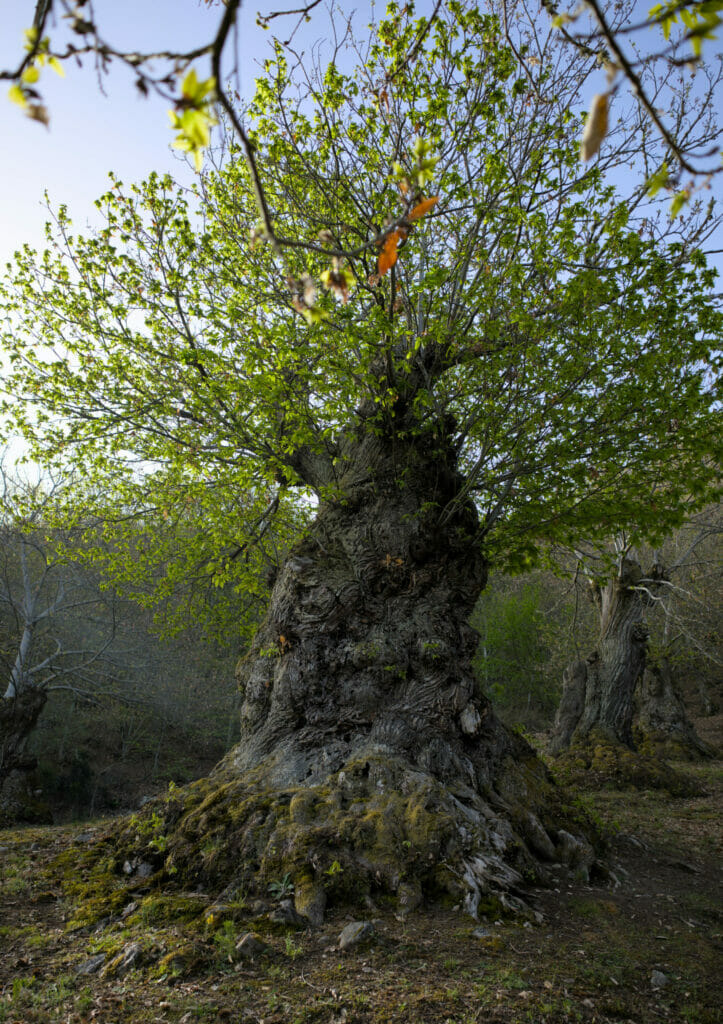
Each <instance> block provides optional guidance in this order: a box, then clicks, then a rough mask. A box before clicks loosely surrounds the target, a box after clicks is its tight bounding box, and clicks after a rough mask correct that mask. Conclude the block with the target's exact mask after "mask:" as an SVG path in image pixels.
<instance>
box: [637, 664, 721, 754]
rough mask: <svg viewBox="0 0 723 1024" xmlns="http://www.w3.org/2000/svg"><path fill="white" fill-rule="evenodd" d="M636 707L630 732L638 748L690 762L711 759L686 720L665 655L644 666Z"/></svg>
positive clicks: (706, 748) (685, 713)
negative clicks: (632, 730)
mask: <svg viewBox="0 0 723 1024" xmlns="http://www.w3.org/2000/svg"><path fill="white" fill-rule="evenodd" d="M637 704H638V709H637V714H636V718H635V725H634V733H635V740H636V742H637V744H638V746H639V747H640V749H642V750H648V751H651V752H654V753H656V754H659V755H661V756H663V757H672V758H682V759H685V760H691V761H696V760H700V759H701V758H708V757H713V751H712V750H711V749H710V747H708V746H707V744H705V743H704V742H703V740H702V739H701V738H700V736H699V735H698V733H697V732H696V731H695V726H694V725H693V723H692V722H691V720H690V719H689V717H688V713H687V711H686V709H685V704H684V703H683V699H682V697H681V696H680V693H679V692H678V690H677V688H676V686H675V682H674V679H673V671H672V669H671V665H670V661H669V659H668V658H667V657H666V656H665V655H661V656H660V657H658V658H656V659H655V660H654V661H652V662H649V663H648V664H647V665H646V667H645V672H644V673H643V676H642V678H641V680H640V685H639V688H638V692H637Z"/></svg>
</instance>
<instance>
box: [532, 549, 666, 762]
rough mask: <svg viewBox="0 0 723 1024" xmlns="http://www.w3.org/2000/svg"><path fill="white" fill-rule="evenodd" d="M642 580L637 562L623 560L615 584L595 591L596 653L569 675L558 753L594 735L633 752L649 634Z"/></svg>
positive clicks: (554, 744) (555, 740)
mask: <svg viewBox="0 0 723 1024" xmlns="http://www.w3.org/2000/svg"><path fill="white" fill-rule="evenodd" d="M642 578H643V574H642V571H641V569H640V566H639V565H638V563H637V562H635V561H633V560H632V559H627V558H626V559H624V560H622V562H621V565H620V569H619V572H618V574H617V576H616V577H615V579H613V580H611V581H610V582H609V583H608V584H607V585H606V586H605V587H602V588H596V589H595V590H594V595H593V596H594V600H595V601H596V603H597V606H598V609H599V612H600V634H599V638H598V643H597V647H596V649H595V650H594V651H593V652H592V654H591V655H590V656H589V657H588V658H587V660H586V661H578V662H575V663H574V664H573V665H571V666H570V668H569V669H568V670H567V672H566V674H565V676H564V688H563V694H562V699H561V701H560V706H559V708H558V711H557V716H556V719H555V725H554V729H553V735H552V740H551V744H550V749H551V751H552V752H553V753H555V754H557V753H560V752H561V751H563V750H566V749H568V748H569V747H570V746H572V745H574V744H576V743H585V742H586V741H587V740H588V738H589V737H590V736H591V735H592V734H596V735H598V736H601V737H603V738H605V739H606V740H608V741H609V742H612V743H620V744H622V745H623V746H626V747H629V748H631V749H633V748H634V742H633V730H632V724H633V712H634V704H633V694H634V692H635V687H636V685H637V682H638V680H639V678H640V677H641V675H642V673H643V670H644V669H645V657H646V651H647V641H648V631H647V628H646V626H645V621H644V618H645V598H644V594H643V592H642V591H641V590H639V589H638V584H639V583H640V581H641V579H642Z"/></svg>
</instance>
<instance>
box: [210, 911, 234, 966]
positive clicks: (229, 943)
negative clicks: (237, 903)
mask: <svg viewBox="0 0 723 1024" xmlns="http://www.w3.org/2000/svg"><path fill="white" fill-rule="evenodd" d="M237 939H238V936H237V934H236V925H235V924H234V923H233V921H224V922H223V924H222V925H221V927H220V928H219V929H218V931H217V932H216V934H215V935H214V937H213V941H214V945H216V946H217V947H218V951H219V953H220V954H221V958H222V959H223V960H228V962H229V963H233V955H234V953H235V952H236V941H237Z"/></svg>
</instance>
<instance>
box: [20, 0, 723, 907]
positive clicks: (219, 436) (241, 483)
mask: <svg viewBox="0 0 723 1024" xmlns="http://www.w3.org/2000/svg"><path fill="white" fill-rule="evenodd" d="M507 11H508V14H509V12H510V11H511V7H510V5H508V8H507ZM424 24H425V23H423V22H417V21H416V20H415V19H414V18H413V12H412V11H411V9H410V7H409V5H407V6H405V7H404V8H403V9H402V8H401V7H395V6H392V7H391V8H390V9H389V11H388V13H387V17H386V19H385V20H384V21H382V22H380V23H379V24H378V25H377V26H376V28H375V29H374V30H373V32H372V34H371V37H369V36H366V35H365V37H364V40H363V42H357V41H355V36H354V33H353V31H352V28H348V27H345V26H344V25H342V26H340V29H339V33H338V34H337V47H336V49H335V51H334V53H333V55H332V59H331V62H330V63H329V65H328V67H327V68H326V69H325V70H321V69H318V68H316V67H314V66H312V65H311V64H310V63H309V62H305V61H304V59H302V58H299V57H297V56H294V54H293V52H292V51H290V50H289V51H285V50H284V49H283V48H282V47H278V48H277V50H276V52H275V55H274V56H273V57H272V59H270V60H269V61H268V62H267V64H266V67H265V72H264V75H263V77H262V78H261V79H260V80H259V82H258V83H257V92H256V97H255V99H254V101H253V103H252V104H251V106H250V109H248V110H247V111H245V115H244V116H245V117H246V120H247V123H248V124H249V125H250V131H251V137H252V141H253V143H254V145H255V146H256V158H257V163H258V166H259V173H260V178H261V183H262V185H263V191H264V194H265V197H266V202H267V203H268V207H269V210H270V212H271V215H272V217H273V220H274V226H275V235H276V239H278V240H281V242H282V243H283V244H281V245H277V244H276V239H275V240H274V244H270V243H269V242H268V241H265V240H264V233H263V230H259V229H258V227H257V222H258V216H259V215H258V206H257V197H256V194H255V190H254V187H253V183H252V182H251V181H250V179H249V176H248V172H247V170H246V166H245V164H244V163H243V161H242V160H241V159H239V158H238V154H237V152H236V150H235V148H234V145H233V144H232V143H229V146H228V148H227V151H226V152H225V153H223V154H222V155H221V156H220V157H219V159H218V161H217V165H216V166H215V168H212V169H209V170H207V171H206V172H205V173H204V174H203V175H202V176H201V178H200V179H199V185H198V187H197V189H195V190H191V191H190V192H189V191H186V190H184V189H182V188H181V187H179V186H177V185H175V184H174V183H173V182H172V181H171V180H170V179H169V178H161V177H157V176H151V177H150V178H149V179H148V180H147V181H146V182H144V183H143V184H141V185H138V186H133V187H131V188H130V189H126V188H125V187H124V186H122V185H121V184H120V183H116V184H115V185H114V187H113V188H112V189H111V191H110V192H109V193H108V194H107V195H106V196H104V197H103V198H102V199H101V200H100V201H99V203H98V209H99V211H100V215H101V216H102V217H103V224H102V226H101V227H100V229H99V230H97V231H96V232H95V233H93V234H89V235H86V236H82V235H76V234H74V233H73V229H72V226H71V223H70V220H69V217H68V214H67V212H66V211H65V210H63V209H62V208H61V209H60V210H59V211H58V212H57V213H56V215H55V220H54V224H53V225H52V227H51V229H50V233H49V237H50V241H51V245H50V247H49V249H48V251H47V252H46V253H45V254H43V255H37V254H35V253H33V252H31V251H30V250H25V251H24V252H23V253H21V254H20V255H19V257H18V260H17V265H16V267H15V270H14V280H13V282H12V283H10V284H9V285H8V286H7V289H6V297H5V304H6V307H7V309H8V311H9V312H8V316H9V317H10V320H11V322H12V326H11V327H10V329H9V330H8V331H7V332H6V335H5V339H4V340H5V345H6V346H7V348H8V350H9V352H10V360H11V363H10V366H9V368H8V380H9V383H8V385H7V389H8V392H9V393H10V394H11V395H12V402H11V403H8V406H10V405H11V404H12V406H13V408H14V415H15V417H16V420H17V421H19V422H20V423H21V426H22V428H23V431H24V433H25V436H26V437H27V438H28V439H29V440H30V442H31V444H32V445H33V446H34V449H33V450H34V451H36V452H42V453H43V457H44V459H45V460H47V459H48V458H50V457H53V456H56V457H64V458H67V459H70V460H72V462H73V464H74V465H76V466H77V467H80V468H81V469H82V470H83V472H84V473H85V474H86V475H87V479H88V480H89V485H88V489H87V490H88V493H87V494H86V495H85V496H84V497H83V502H84V504H83V508H84V514H86V513H87V514H88V515H90V514H91V513H92V514H94V515H96V516H101V517H105V520H106V524H107V525H106V530H107V532H112V531H113V530H114V529H115V537H116V552H117V554H116V556H115V558H116V561H115V571H116V576H117V577H120V578H123V575H124V573H128V574H129V575H132V573H133V571H134V569H133V568H132V567H133V566H137V565H138V564H139V562H142V559H143V558H144V557H149V558H150V557H151V553H146V555H144V553H143V552H140V551H139V550H138V548H137V547H136V546H134V543H133V532H132V527H129V525H128V524H129V523H132V522H133V517H134V516H136V517H138V518H139V519H141V520H142V519H143V517H144V516H146V517H151V516H152V517H155V518H156V519H159V520H160V519H161V518H162V519H163V521H164V522H166V523H169V522H170V523H172V524H174V527H175V541H174V544H175V546H174V544H170V545H169V546H168V548H167V549H165V554H164V556H163V557H164V558H166V559H167V568H168V573H169V574H172V573H173V572H175V571H178V572H182V571H186V569H188V568H189V567H190V566H192V565H199V564H201V563H204V564H205V565H206V566H207V568H208V571H210V572H212V573H213V574H214V576H215V579H216V580H217V582H218V583H219V584H223V585H226V586H228V587H231V588H233V587H235V588H237V590H238V591H239V592H242V591H243V590H244V588H247V589H249V588H250V589H253V588H258V586H259V583H258V574H259V572H260V570H261V568H262V564H263V560H264V552H265V544H266V543H267V541H268V538H269V537H270V536H272V535H273V536H274V537H275V538H276V539H277V540H278V538H279V537H280V536H283V537H284V542H285V544H286V545H287V554H286V557H285V559H284V560H283V561H282V564H281V565H280V567H279V569H278V572H277V574H276V576H275V579H274V581H273V587H272V592H271V596H270V600H269V604H268V610H267V613H266V616H265V618H264V620H263V622H262V624H261V626H260V628H259V629H258V631H257V632H256V634H255V636H254V638H253V640H252V642H251V644H250V647H249V650H248V653H247V655H246V656H245V658H244V659H243V661H242V662H241V664H240V666H239V671H238V682H239V685H240V687H241V688H242V690H243V708H242V736H241V741H240V743H239V744H238V746H237V747H236V748H235V749H234V750H233V751H232V752H231V753H230V754H229V755H228V756H227V757H226V758H225V760H224V761H223V762H222V763H221V765H219V767H218V768H217V769H216V771H215V772H214V773H213V774H212V776H211V777H209V778H208V779H206V780H202V781H201V782H199V783H196V784H195V785H194V786H192V787H191V788H190V789H189V790H187V791H176V792H175V793H174V794H172V795H171V796H169V798H168V800H167V801H166V802H165V803H164V804H163V805H162V808H161V811H159V812H158V813H160V814H161V816H162V827H163V832H164V836H166V837H167V841H164V844H163V847H164V848H163V850H162V851H161V850H158V849H157V850H155V851H149V852H148V856H149V857H151V858H152V859H153V861H154V864H155V867H156V868H157V869H158V870H159V871H163V872H166V873H167V875H168V877H169V878H171V877H173V878H174V879H175V880H176V882H178V881H183V882H184V883H185V882H188V883H195V884H203V885H205V886H209V887H216V888H219V889H220V888H227V887H228V886H229V885H231V886H233V885H238V886H244V887H246V888H247V889H254V888H255V889H256V890H257V891H258V890H259V889H261V890H263V891H266V888H267V887H268V884H269V882H270V881H272V880H273V879H278V878H280V877H284V876H287V875H288V876H289V878H290V880H291V882H292V883H293V884H294V886H295V893H296V897H295V898H296V909H297V911H299V912H300V913H302V914H304V915H306V916H307V917H308V919H309V920H311V921H318V920H320V919H321V917H322V916H323V913H324V906H325V904H326V902H327V900H329V899H331V900H334V899H346V898H351V897H354V898H359V897H360V896H362V895H363V894H365V893H370V892H374V891H375V890H377V889H381V890H385V891H387V892H389V893H393V894H395V895H396V897H397V898H398V900H399V903H400V906H401V907H402V908H404V909H410V908H411V907H414V906H415V905H417V904H418V902H419V900H420V899H421V897H422V895H423V894H424V893H425V892H430V893H434V892H437V893H448V894H451V896H452V898H453V899H454V900H458V901H465V904H466V906H467V908H468V909H469V910H470V911H472V912H476V911H477V910H479V909H481V908H488V909H494V908H496V907H498V906H499V904H500V903H501V904H503V905H506V906H517V907H519V906H520V903H519V892H520V891H521V889H522V887H523V884H524V882H525V881H530V880H534V879H538V880H544V879H548V880H549V879H550V878H552V877H553V876H554V875H555V873H556V872H559V871H560V870H562V869H563V868H561V867H560V865H563V866H565V865H566V866H568V867H569V866H572V867H573V868H575V869H576V870H579V871H581V872H583V873H584V872H585V871H586V870H588V869H589V867H590V866H591V864H592V861H593V854H592V851H591V848H590V846H589V844H588V843H587V841H586V839H585V837H584V836H583V835H582V834H580V829H579V827H577V826H575V825H574V824H572V823H571V822H572V819H571V817H570V816H569V813H568V811H567V810H566V808H565V806H564V802H563V801H562V800H561V798H560V796H559V793H558V792H557V790H556V788H555V787H554V786H553V785H552V783H551V782H550V780H549V777H548V776H547V774H546V772H545V770H544V768H543V766H542V764H541V762H539V761H538V759H537V758H536V757H535V755H534V753H533V752H532V750H531V749H530V748H529V747H528V746H527V744H526V743H525V742H524V741H523V740H522V739H521V738H520V737H519V736H516V735H513V734H511V733H510V732H508V731H507V730H506V729H505V728H504V726H503V725H502V724H501V723H500V722H499V720H498V719H497V718H496V716H495V714H494V713H493V711H492V709H491V707H490V705H489V702H488V700H487V699H486V697H485V696H484V695H483V694H482V693H481V691H480V688H479V686H478V683H477V681H476V679H475V676H474V673H473V670H472V665H471V659H472V656H473V654H474V652H475V647H476V643H477V637H476V634H475V633H474V631H473V630H472V629H471V628H470V626H469V625H468V620H469V616H470V613H471V610H472V608H473V605H474V603H475V601H476V599H477V597H478V595H479V593H480V591H481V589H482V588H483V587H484V585H485V580H486V577H487V572H488V568H489V566H490V564H492V563H494V564H495V566H496V567H497V568H500V569H505V568H510V567H518V568H520V567H524V566H525V565H526V564H530V563H531V562H532V561H533V560H534V557H535V553H536V551H537V550H538V549H539V548H540V547H541V546H543V545H545V544H548V543H551V542H562V543H567V544H573V543H574V541H575V539H576V538H577V537H579V536H583V535H584V536H590V535H591V534H594V533H595V531H598V530H600V531H605V533H606V534H609V533H610V532H611V531H614V530H617V529H626V530H628V531H630V532H631V534H633V535H638V534H647V535H652V536H653V537H654V536H656V535H661V534H663V533H664V532H665V530H666V529H667V528H668V527H669V526H670V525H671V524H672V523H674V522H676V519H677V517H678V512H679V509H680V508H681V507H683V506H684V504H685V502H686V501H689V500H690V495H691V493H695V494H699V495H700V496H701V501H702V500H703V499H704V497H705V496H706V495H707V494H708V493H709V490H710V487H711V486H712V481H713V479H714V477H713V470H712V469H711V453H712V451H713V446H714V439H715V433H714V429H713V423H712V416H711V407H712V405H713V401H714V399H713V395H712V394H711V393H710V380H711V366H712V356H711V353H710V350H711V348H715V347H716V346H718V347H720V334H721V314H720V311H719V310H717V308H716V305H715V302H714V299H713V298H712V297H711V295H710V292H711V286H712V284H713V280H714V274H713V272H712V271H711V270H709V269H707V267H706V261H705V257H704V255H703V254H702V252H701V247H702V246H703V245H704V242H705V238H706V237H707V233H708V232H709V231H710V230H711V228H712V226H713V223H714V222H713V219H712V215H711V213H710V211H709V210H707V209H704V208H702V206H701V204H695V203H694V204H692V205H691V207H690V208H689V210H688V212H687V214H686V218H687V219H679V220H678V221H676V222H675V223H674V224H671V222H670V221H669V220H668V215H667V211H666V210H665V209H664V208H661V209H660V210H658V211H657V212H656V208H655V207H654V206H653V205H652V204H651V201H650V200H648V199H647V198H646V190H645V182H644V174H642V173H641V174H638V173H637V172H633V173H631V172H629V171H626V177H625V181H624V184H625V183H627V185H628V186H629V187H628V189H627V191H626V190H625V188H624V185H623V186H621V185H620V183H619V182H620V176H618V178H617V182H618V184H617V185H616V184H615V182H613V180H612V179H610V178H609V177H608V174H609V172H611V171H612V169H614V168H616V167H618V166H620V165H621V164H623V162H625V163H626V164H627V163H628V162H630V161H635V160H636V159H638V158H639V159H640V167H641V168H642V167H643V166H645V165H646V164H647V166H648V167H650V166H653V167H657V166H660V165H661V164H662V161H663V158H664V156H665V154H664V153H663V151H662V149H661V148H658V149H656V147H658V143H657V142H656V141H655V139H654V138H652V137H651V134H650V132H646V131H644V130H642V131H641V115H640V114H639V112H638V111H637V110H636V109H635V108H634V107H631V108H627V109H626V108H624V107H623V108H621V110H620V112H619V120H618V121H617V122H616V124H615V126H614V128H613V129H612V130H611V132H610V133H609V135H608V137H607V139H606V141H605V143H604V146H603V151H602V154H601V156H600V158H599V160H597V162H596V163H595V164H594V165H582V164H581V163H580V158H579V142H578V139H579V136H580V130H581V118H580V116H579V115H578V114H577V113H576V110H579V109H580V108H581V107H582V106H583V105H584V102H583V97H584V96H585V95H586V94H587V90H588V86H587V84H586V83H587V78H588V76H589V75H590V73H591V72H592V70H593V69H594V63H595V62H594V61H592V60H589V59H588V58H585V57H584V56H582V55H581V54H580V53H579V52H578V51H574V52H570V51H568V50H565V49H561V48H559V47H558V44H557V43H556V38H555V36H554V34H549V33H546V30H545V28H544V26H540V25H539V24H538V23H537V22H536V20H535V18H534V16H531V17H529V18H527V15H526V11H525V8H524V7H523V6H520V7H518V8H516V14H515V18H514V19H508V29H507V37H505V34H504V33H503V30H502V26H501V22H500V20H499V19H498V18H497V17H496V16H495V15H494V13H493V12H489V11H487V12H485V11H482V10H481V9H480V8H479V7H478V5H476V4H473V3H449V4H447V5H446V6H445V9H444V11H443V12H442V13H441V14H440V15H439V16H438V17H437V19H436V20H435V22H434V24H433V26H432V28H431V30H430V32H429V33H428V34H426V35H424V34H423V33H422V31H421V30H422V29H423V27H424ZM510 33H513V35H510ZM508 39H509V40H511V41H513V42H514V49H515V50H516V51H517V54H518V55H520V56H521V57H522V59H523V65H524V66H523V65H520V63H518V59H517V57H516V56H515V53H514V52H513V49H512V48H511V46H510V45H509V43H508ZM586 60H587V61H588V63H587V64H586V63H585V61H586ZM701 100H702V102H704V97H701ZM708 109H710V108H708ZM706 130H707V129H706V126H705V121H704V118H702V119H701V118H697V119H695V120H694V123H693V125H692V127H691V128H690V132H691V133H692V134H691V138H693V137H696V136H695V133H696V132H699V133H700V137H701V138H704V137H705V133H706ZM94 481H95V482H96V484H97V493H105V494H107V493H108V490H109V488H108V486H107V485H108V483H109V482H112V484H113V492H114V494H115V495H116V499H115V503H114V504H113V505H112V506H111V504H110V503H109V502H107V501H106V502H105V503H101V504H100V505H99V506H98V507H95V508H94V507H93V497H92V496H93V493H94V483H93V482H94ZM651 482H655V484H656V495H657V496H658V497H657V505H656V507H655V508H653V507H652V506H651V503H650V500H649V486H650V484H651ZM662 483H664V484H665V486H662ZM101 485H102V486H101ZM189 516H193V517H195V520H196V521H197V522H198V521H202V522H203V523H204V531H203V538H204V539H203V540H201V541H198V542H197V543H198V544H199V546H198V547H197V548H195V549H194V550H193V551H190V552H189V551H188V550H185V549H184V542H183V536H184V533H183V524H184V522H185V521H186V517H189ZM114 521H115V526H114ZM188 535H189V536H190V535H193V536H194V537H196V538H198V537H199V531H188ZM163 536H164V535H161V534H160V533H159V540H158V543H159V544H161V543H162V541H163ZM144 543H145V544H146V545H147V543H148V542H147V541H145V542H144ZM275 543H276V541H275ZM124 545H125V547H124ZM204 545H205V546H204ZM124 550H127V552H128V557H127V559H126V561H125V562H124V560H123V552H124ZM124 566H125V567H124ZM128 566H130V568H128ZM178 566H181V567H182V568H181V569H178V568H177V567H178ZM174 567H175V568H174ZM199 848H200V849H201V850H202V851H203V852H202V853H199ZM227 891H228V889H227Z"/></svg>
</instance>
